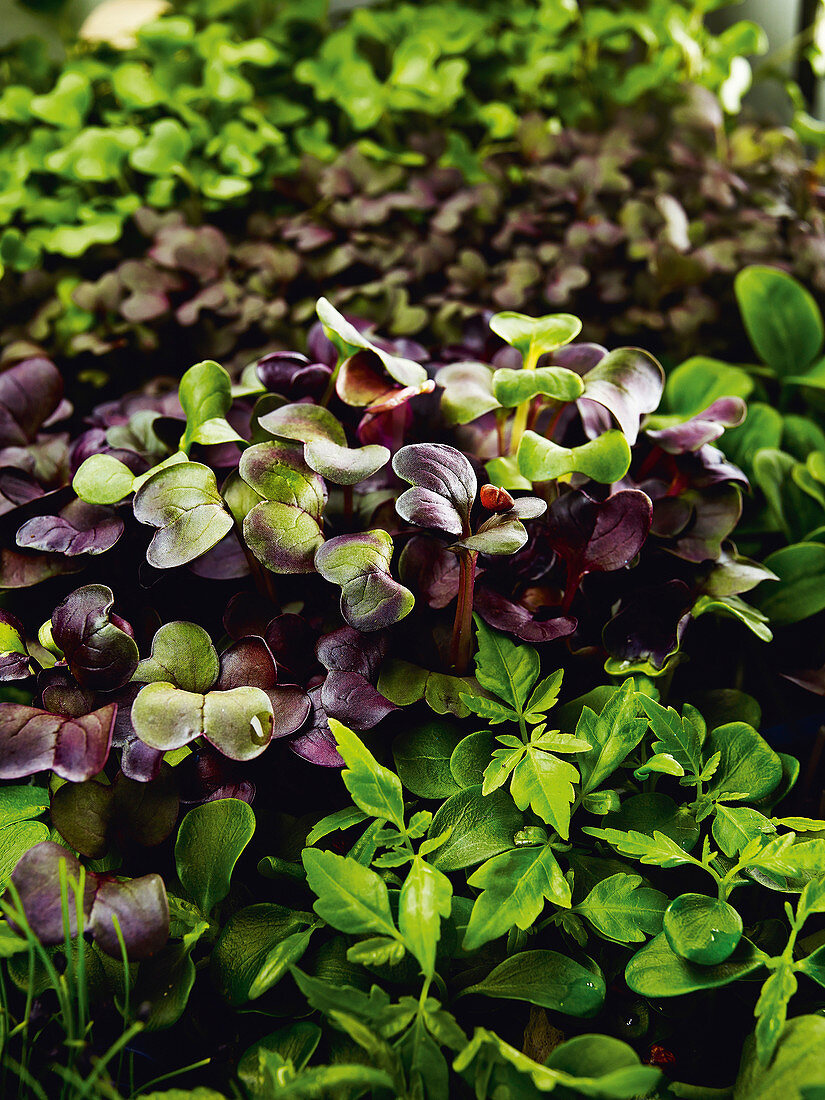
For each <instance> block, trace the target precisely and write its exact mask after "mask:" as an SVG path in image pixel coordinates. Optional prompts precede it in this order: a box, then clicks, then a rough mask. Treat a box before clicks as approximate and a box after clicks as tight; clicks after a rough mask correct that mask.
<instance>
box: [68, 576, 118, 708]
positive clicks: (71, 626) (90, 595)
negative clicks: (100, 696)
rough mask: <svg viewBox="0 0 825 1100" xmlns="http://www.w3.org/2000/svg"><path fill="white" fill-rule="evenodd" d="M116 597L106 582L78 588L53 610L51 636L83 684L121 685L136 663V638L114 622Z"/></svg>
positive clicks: (108, 687)
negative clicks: (112, 614) (113, 611)
mask: <svg viewBox="0 0 825 1100" xmlns="http://www.w3.org/2000/svg"><path fill="white" fill-rule="evenodd" d="M114 602H115V597H114V594H113V592H112V590H111V588H107V587H106V585H105V584H87V585H84V586H83V587H82V588H77V589H75V591H74V592H72V593H71V594H70V595H68V596H67V597H66V599H65V600H63V602H62V603H60V604H58V606H57V607H56V608H55V609H54V612H53V613H52V637H53V638H54V641H55V643H56V644H57V646H58V648H59V649H60V650H62V652H63V656H64V657H65V658H66V661H67V662H68V665H69V668H70V669H71V672H72V675H73V676H74V677H75V679H76V680H77V681H78V683H80V684H82V685H83V686H84V687H88V688H92V689H95V690H104V691H111V690H114V689H115V688H119V687H122V686H123V685H124V684H125V683H126V682H127V681H128V680H129V679H131V676H132V673H133V672H134V671H135V668H136V667H137V663H138V658H139V653H138V648H137V645H136V643H135V640H134V638H133V637H132V636H131V635H130V634H127V633H126V631H125V630H123V629H121V627H120V626H118V625H116V624H115V623H114V622H112V616H111V611H112V607H113V606H114Z"/></svg>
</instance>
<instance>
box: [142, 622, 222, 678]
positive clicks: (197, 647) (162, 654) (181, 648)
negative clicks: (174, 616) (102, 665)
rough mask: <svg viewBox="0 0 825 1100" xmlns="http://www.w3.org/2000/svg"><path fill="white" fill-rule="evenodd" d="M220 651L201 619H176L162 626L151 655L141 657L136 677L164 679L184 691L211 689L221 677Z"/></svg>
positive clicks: (155, 637)
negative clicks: (187, 620) (180, 620)
mask: <svg viewBox="0 0 825 1100" xmlns="http://www.w3.org/2000/svg"><path fill="white" fill-rule="evenodd" d="M219 671H220V666H219V663H218V654H217V652H216V650H215V647H214V646H213V645H212V639H211V638H210V637H209V634H208V633H207V632H206V631H205V630H204V629H203V627H202V626H198V624H197V623H187V622H174V623H165V624H164V625H163V626H161V627H159V628H158V630H157V632H156V633H155V636H154V638H153V639H152V652H151V656H149V657H147V658H146V659H145V660H143V661H141V662H140V664H139V665H138V666H137V668H136V669H135V671H134V675H133V676H132V679H133V680H136V681H138V682H139V683H142V684H151V683H157V682H159V681H162V682H164V683H171V684H174V685H175V687H179V688H182V689H183V690H184V691H198V692H204V691H208V690H209V689H210V688H211V687H212V685H213V684H214V683H215V680H216V679H217V677H218V672H219Z"/></svg>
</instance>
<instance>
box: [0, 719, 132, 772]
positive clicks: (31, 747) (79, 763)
mask: <svg viewBox="0 0 825 1100" xmlns="http://www.w3.org/2000/svg"><path fill="white" fill-rule="evenodd" d="M116 709H117V708H116V707H115V705H114V704H109V705H108V706H105V707H101V709H100V710H96V711H92V713H91V714H84V715H81V716H80V717H77V718H70V717H66V716H64V715H61V714H51V713H50V712H49V711H46V710H39V709H38V708H37V707H27V706H23V705H22V704H20V703H0V779H21V778H23V777H24V776H27V775H35V774H36V773H37V772H40V771H46V770H48V769H49V768H51V769H52V771H54V772H55V773H56V774H57V775H59V776H60V777H61V778H62V779H68V780H70V781H71V782H72V783H80V782H82V781H83V780H84V779H91V777H92V776H93V775H97V774H98V772H99V771H101V770H102V768H103V765H104V764H105V763H106V759H107V757H108V755H109V746H110V744H111V741H112V728H113V726H114V720H115V711H116Z"/></svg>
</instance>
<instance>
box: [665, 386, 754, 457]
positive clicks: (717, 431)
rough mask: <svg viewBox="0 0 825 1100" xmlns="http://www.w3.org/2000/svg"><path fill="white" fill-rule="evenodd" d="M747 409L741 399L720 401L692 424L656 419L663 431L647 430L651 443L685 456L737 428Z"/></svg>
mask: <svg viewBox="0 0 825 1100" xmlns="http://www.w3.org/2000/svg"><path fill="white" fill-rule="evenodd" d="M747 411H748V407H747V405H746V404H745V402H744V401H743V400H742V398H741V397H720V398H718V399H717V400H716V401H714V402H713V404H711V405H708V407H707V408H706V409H703V410H702V412H698V413H696V415H695V416H692V417H691V418H690V419H689V420H684V421H682V422H681V423H679V422H678V419H680V418H676V417H669V416H667V417H657V418H656V419H657V423H659V424H661V426H660V427H657V428H655V429H651V428H645V434H646V435H647V437H648V439H652V440H653V441H654V442H655V443H657V444H658V445H659V446H660V447H661V448H662V450H663V451H667V452H668V454H684V452H685V451H698V450H699V448H700V447H704V446H705V444H706V443H713V442H714V440H716V439H718V438H719V437H720V436H721V435H722V434H723V433H724V431H725V429H726V428H736V427H738V425H740V424H742V423H743V422H744V420H745V417H746V416H747Z"/></svg>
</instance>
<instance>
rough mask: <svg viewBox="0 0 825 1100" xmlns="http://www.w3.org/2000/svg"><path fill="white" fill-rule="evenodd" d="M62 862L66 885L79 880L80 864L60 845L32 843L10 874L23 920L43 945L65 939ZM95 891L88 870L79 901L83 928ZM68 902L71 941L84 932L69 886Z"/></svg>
mask: <svg viewBox="0 0 825 1100" xmlns="http://www.w3.org/2000/svg"><path fill="white" fill-rule="evenodd" d="M61 862H65V865H66V878H67V882H68V880H69V879H70V878H72V879H74V880H75V881H79V878H80V861H79V860H78V858H77V856H75V855H74V853H73V852H70V851H68V849H66V848H64V847H63V845H62V844H55V843H54V842H53V841H51V840H44V841H42V842H41V843H40V844H35V846H34V847H33V848H30V849H29V850H28V852H25V853H24V854H23V855H22V856H21V857H20V859H19V860H18V861H17V866H16V867H15V868H14V870H13V871H12V875H11V881H12V882H13V883H14V885H15V887H16V889H17V892H18V894H19V895H20V902H21V904H22V906H23V911H24V912H25V914H26V919H27V920H28V922H29V924H30V925H31V928H32V931H33V932H34V934H35V935H36V936H37V938H38V939H39V940H40V942H41V943H43V944H45V945H46V946H49V945H51V944H57V943H63V941H64V938H65V935H64V924H63V907H62V900H61V891H60V864H61ZM96 889H97V878H96V876H95V875H94V874H92V873H91V872H88V871H87V872H86V883H85V888H84V892H83V902H82V912H83V917H84V927H85V920H86V918H87V916H88V914H89V912H90V911H91V908H92V904H93V902H94V896H95V891H96ZM69 900H70V904H69V907H68V908H69V912H68V923H69V934H70V936H71V937H72V938H74V937H75V936H76V935H77V934H78V931H81V932H82V931H83V930H84V929H83V928H81V929H78V927H77V907H76V905H75V904H74V900H75V895H74V891H73V890H72V889H71V886H69Z"/></svg>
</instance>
